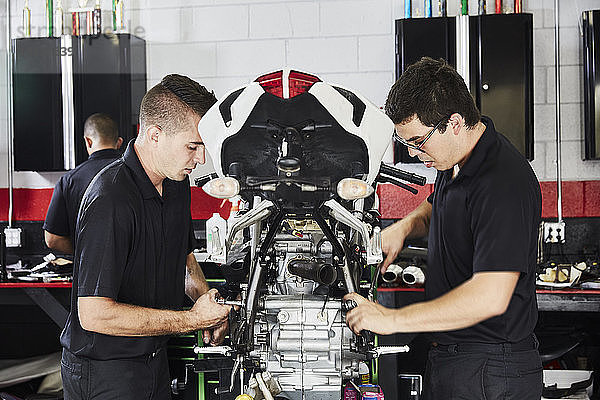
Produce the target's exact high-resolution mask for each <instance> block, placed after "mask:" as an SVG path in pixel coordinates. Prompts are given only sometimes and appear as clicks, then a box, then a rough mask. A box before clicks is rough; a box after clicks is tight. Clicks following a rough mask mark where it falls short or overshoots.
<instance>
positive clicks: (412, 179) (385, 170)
mask: <svg viewBox="0 0 600 400" xmlns="http://www.w3.org/2000/svg"><path fill="white" fill-rule="evenodd" d="M379 173H381V174H386V175H389V176H391V177H394V178H397V179H402V180H403V181H406V182H409V183H414V184H415V185H419V186H425V183H427V178H425V177H424V176H421V175H417V174H413V173H411V172H406V171H402V170H401V169H398V168H394V167H390V166H389V165H387V164H384V163H381V168H380V169H379Z"/></svg>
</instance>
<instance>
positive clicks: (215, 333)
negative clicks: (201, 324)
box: [202, 320, 229, 346]
mask: <svg viewBox="0 0 600 400" xmlns="http://www.w3.org/2000/svg"><path fill="white" fill-rule="evenodd" d="M227 332H229V321H227V320H226V321H225V322H223V323H222V324H221V325H219V326H216V327H214V328H212V329H205V330H204V331H203V332H202V339H203V341H204V343H206V344H210V345H211V346H217V345H220V344H221V343H223V340H225V335H227Z"/></svg>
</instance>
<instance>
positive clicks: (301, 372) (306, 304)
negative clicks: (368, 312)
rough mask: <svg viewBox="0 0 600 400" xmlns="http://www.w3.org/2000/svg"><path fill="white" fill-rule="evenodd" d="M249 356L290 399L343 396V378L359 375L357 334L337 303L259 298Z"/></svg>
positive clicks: (304, 297) (298, 297) (289, 297)
mask: <svg viewBox="0 0 600 400" xmlns="http://www.w3.org/2000/svg"><path fill="white" fill-rule="evenodd" d="M254 332H255V338H254V351H253V352H252V353H251V357H252V358H254V359H255V360H259V361H260V365H261V368H262V369H263V370H266V371H268V372H269V373H271V375H272V376H273V377H274V378H276V379H277V380H278V381H279V384H280V385H281V387H282V388H283V393H281V394H280V396H283V397H287V398H288V399H290V400H313V399H314V400H321V399H332V400H333V399H335V400H339V399H340V398H341V395H342V394H341V387H342V379H347V378H355V377H358V364H359V361H361V360H363V359H364V356H363V355H361V354H358V353H355V352H354V351H353V349H354V348H355V346H356V343H355V340H356V339H355V336H354V335H353V334H352V332H351V331H350V329H349V328H348V326H347V325H346V323H345V321H344V318H343V316H342V311H341V301H340V300H326V297H325V296H317V295H304V294H303V295H268V296H266V297H264V298H263V299H262V300H261V304H260V307H259V312H258V315H257V320H256V323H255V329H254Z"/></svg>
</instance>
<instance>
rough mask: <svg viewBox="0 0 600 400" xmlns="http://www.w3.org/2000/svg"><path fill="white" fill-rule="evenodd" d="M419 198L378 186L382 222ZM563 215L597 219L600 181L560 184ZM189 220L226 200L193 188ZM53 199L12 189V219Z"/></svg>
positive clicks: (1, 199) (36, 212) (35, 213)
mask: <svg viewBox="0 0 600 400" xmlns="http://www.w3.org/2000/svg"><path fill="white" fill-rule="evenodd" d="M540 186H541V189H542V217H543V218H556V217H557V211H556V204H557V199H556V182H542V183H541V184H540ZM415 188H417V189H418V190H419V194H418V195H413V194H412V193H409V192H407V191H406V190H403V189H400V188H398V187H396V186H394V185H391V184H384V185H379V187H378V189H377V191H378V193H379V199H380V211H381V216H382V217H383V218H385V219H398V218H403V217H405V216H406V215H407V214H408V213H409V212H411V211H412V210H413V209H415V208H416V207H417V206H418V205H419V204H420V203H421V202H422V201H423V200H425V198H427V196H429V194H430V193H431V191H432V190H433V185H426V186H425V187H418V186H415ZM562 190H563V192H562V193H563V216H564V217H565V218H578V217H600V181H568V182H563V187H562ZM191 191H192V218H194V219H208V218H210V217H211V216H212V214H213V213H214V212H218V213H219V214H221V216H222V217H223V218H227V216H228V215H229V209H230V207H231V205H230V203H229V202H228V201H223V200H221V199H215V198H213V197H210V196H208V195H207V194H206V193H204V191H203V190H202V189H201V188H197V187H192V188H191ZM51 197H52V189H22V188H19V189H14V191H13V199H14V203H13V204H14V205H13V208H14V209H13V220H14V221H43V220H44V219H45V218H46V211H47V210H48V205H49V204H50V199H51ZM7 220H8V189H7V188H1V189H0V221H7Z"/></svg>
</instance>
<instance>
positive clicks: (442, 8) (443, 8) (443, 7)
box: [438, 0, 448, 17]
mask: <svg viewBox="0 0 600 400" xmlns="http://www.w3.org/2000/svg"><path fill="white" fill-rule="evenodd" d="M438 1H439V12H440V17H447V16H448V3H447V2H446V0H438Z"/></svg>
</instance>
